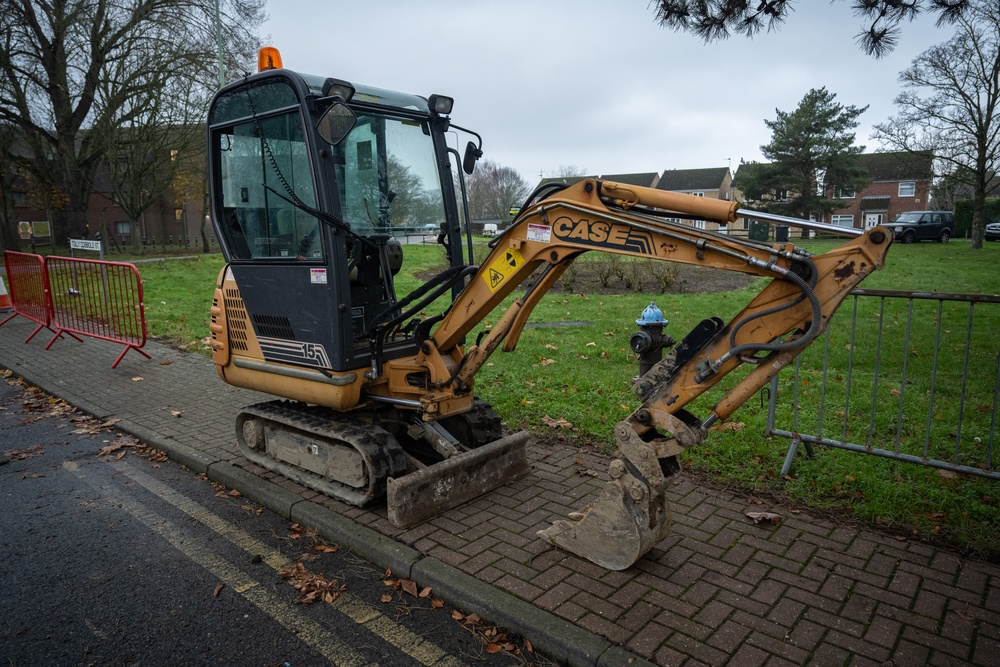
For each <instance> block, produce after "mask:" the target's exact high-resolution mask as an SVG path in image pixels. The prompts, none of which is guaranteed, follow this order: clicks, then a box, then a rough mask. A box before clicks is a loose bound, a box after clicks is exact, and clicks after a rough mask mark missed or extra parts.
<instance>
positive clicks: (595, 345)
mask: <svg viewBox="0 0 1000 667" xmlns="http://www.w3.org/2000/svg"><path fill="white" fill-rule="evenodd" d="M584 347H597V343H587V344H586V345H585V346H584Z"/></svg>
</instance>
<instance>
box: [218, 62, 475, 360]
mask: <svg viewBox="0 0 1000 667" xmlns="http://www.w3.org/2000/svg"><path fill="white" fill-rule="evenodd" d="M432 99H433V100H434V101H438V100H440V99H442V98H441V97H439V96H432ZM444 99H447V98H444ZM446 106H447V107H450V104H448V105H446ZM448 126H449V121H448V118H447V117H446V116H444V115H441V114H440V113H437V112H435V111H434V110H433V109H432V108H431V106H430V105H429V103H428V101H427V100H424V99H423V98H420V97H417V96H412V95H402V94H399V93H390V92H387V91H381V90H376V89H370V88H359V89H355V87H354V86H352V85H350V84H347V83H345V82H341V81H337V80H334V79H323V78H320V77H310V76H305V75H300V74H297V73H295V72H290V71H287V70H281V69H278V70H268V71H265V72H262V73H260V74H257V75H254V76H252V77H247V78H245V79H243V80H240V81H238V82H236V83H234V84H232V85H230V86H228V87H226V88H225V89H223V90H222V91H220V92H219V94H218V95H217V96H216V98H215V101H214V102H213V104H212V107H211V111H210V115H209V146H210V147H211V157H212V159H211V162H210V178H211V181H212V202H211V205H212V218H213V220H214V221H215V225H216V231H217V233H218V238H219V242H220V245H221V247H222V252H223V254H224V256H225V258H226V260H227V261H228V262H229V270H230V271H231V272H232V277H233V279H234V281H235V282H236V283H237V284H238V285H239V286H240V294H241V296H242V298H243V301H244V304H245V306H246V308H247V311H248V313H249V314H250V315H249V318H250V319H249V322H248V324H249V325H250V327H251V328H252V329H253V330H254V333H255V334H256V338H257V340H258V342H259V343H260V345H261V349H262V354H263V357H264V359H265V360H266V361H274V362H276V363H291V364H296V365H301V366H304V367H308V368H315V369H325V370H332V371H344V370H348V369H352V370H353V369H357V368H359V367H362V366H370V365H371V345H370V343H369V333H370V331H371V330H372V327H373V326H374V325H376V324H377V320H378V318H379V317H380V316H382V317H384V316H385V315H386V314H387V313H389V312H391V311H392V309H393V306H394V305H395V304H396V303H397V302H398V297H397V294H396V289H395V285H394V281H393V276H394V275H395V274H396V273H397V272H398V271H399V268H400V266H401V263H402V257H403V246H402V244H401V243H400V242H399V240H398V239H399V238H402V237H406V236H411V235H415V234H416V233H417V231H418V230H420V231H423V230H425V229H427V228H428V227H433V228H434V229H436V230H439V232H438V233H439V234H440V235H441V240H442V241H443V242H444V243H445V244H446V246H448V247H451V246H454V247H456V248H460V247H461V242H460V225H459V220H460V216H459V206H458V201H457V198H456V196H455V184H456V182H457V178H458V176H457V174H455V173H453V171H452V169H451V167H450V161H449V156H448V148H447V146H446V143H445V134H444V133H445V131H446V130H447V129H448ZM449 259H450V261H451V263H452V264H453V265H455V266H457V265H460V264H461V263H462V261H463V259H464V258H463V256H462V253H461V252H455V253H449ZM403 296H405V295H403ZM408 343H409V344H405V343H404V344H397V345H396V346H395V347H394V348H393V349H392V350H391V351H388V352H387V354H388V355H389V356H392V355H402V354H412V352H413V350H414V346H415V345H416V341H415V340H414V339H413V338H412V337H411V338H410V340H409V341H408Z"/></svg>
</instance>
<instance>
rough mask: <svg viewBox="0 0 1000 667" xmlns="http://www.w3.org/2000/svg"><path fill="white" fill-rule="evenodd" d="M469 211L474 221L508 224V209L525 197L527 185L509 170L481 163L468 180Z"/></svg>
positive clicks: (519, 203)
mask: <svg viewBox="0 0 1000 667" xmlns="http://www.w3.org/2000/svg"><path fill="white" fill-rule="evenodd" d="M468 187H469V207H470V209H471V213H472V217H473V218H475V219H478V220H503V221H504V222H509V221H510V220H511V215H510V209H511V207H514V206H520V205H521V204H522V203H523V202H524V198H525V197H527V196H528V189H529V186H528V183H527V182H526V181H525V180H524V179H523V178H521V175H520V174H519V173H517V171H516V170H515V169H513V168H511V167H504V166H501V165H499V164H497V163H496V162H492V161H490V160H484V161H483V162H481V163H479V165H477V166H476V171H475V172H474V173H473V174H472V175H471V176H470V177H469V179H468Z"/></svg>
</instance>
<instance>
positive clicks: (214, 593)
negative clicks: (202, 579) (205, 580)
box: [212, 584, 226, 598]
mask: <svg viewBox="0 0 1000 667" xmlns="http://www.w3.org/2000/svg"><path fill="white" fill-rule="evenodd" d="M225 587H226V585H225V584H219V585H218V586H216V587H215V591H214V592H213V593H212V597H216V598H217V597H219V593H221V592H222V589H223V588H225Z"/></svg>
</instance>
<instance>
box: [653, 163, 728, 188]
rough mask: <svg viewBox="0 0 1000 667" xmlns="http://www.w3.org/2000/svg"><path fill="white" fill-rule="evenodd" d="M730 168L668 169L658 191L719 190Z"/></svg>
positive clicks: (661, 178)
mask: <svg viewBox="0 0 1000 667" xmlns="http://www.w3.org/2000/svg"><path fill="white" fill-rule="evenodd" d="M728 173H729V167H711V168H708V169H667V170H666V171H664V172H663V175H662V176H660V182H659V183H657V184H656V189H657V190H673V191H678V190H718V189H719V188H721V187H722V182H723V181H724V180H725V179H726V174H728Z"/></svg>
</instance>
